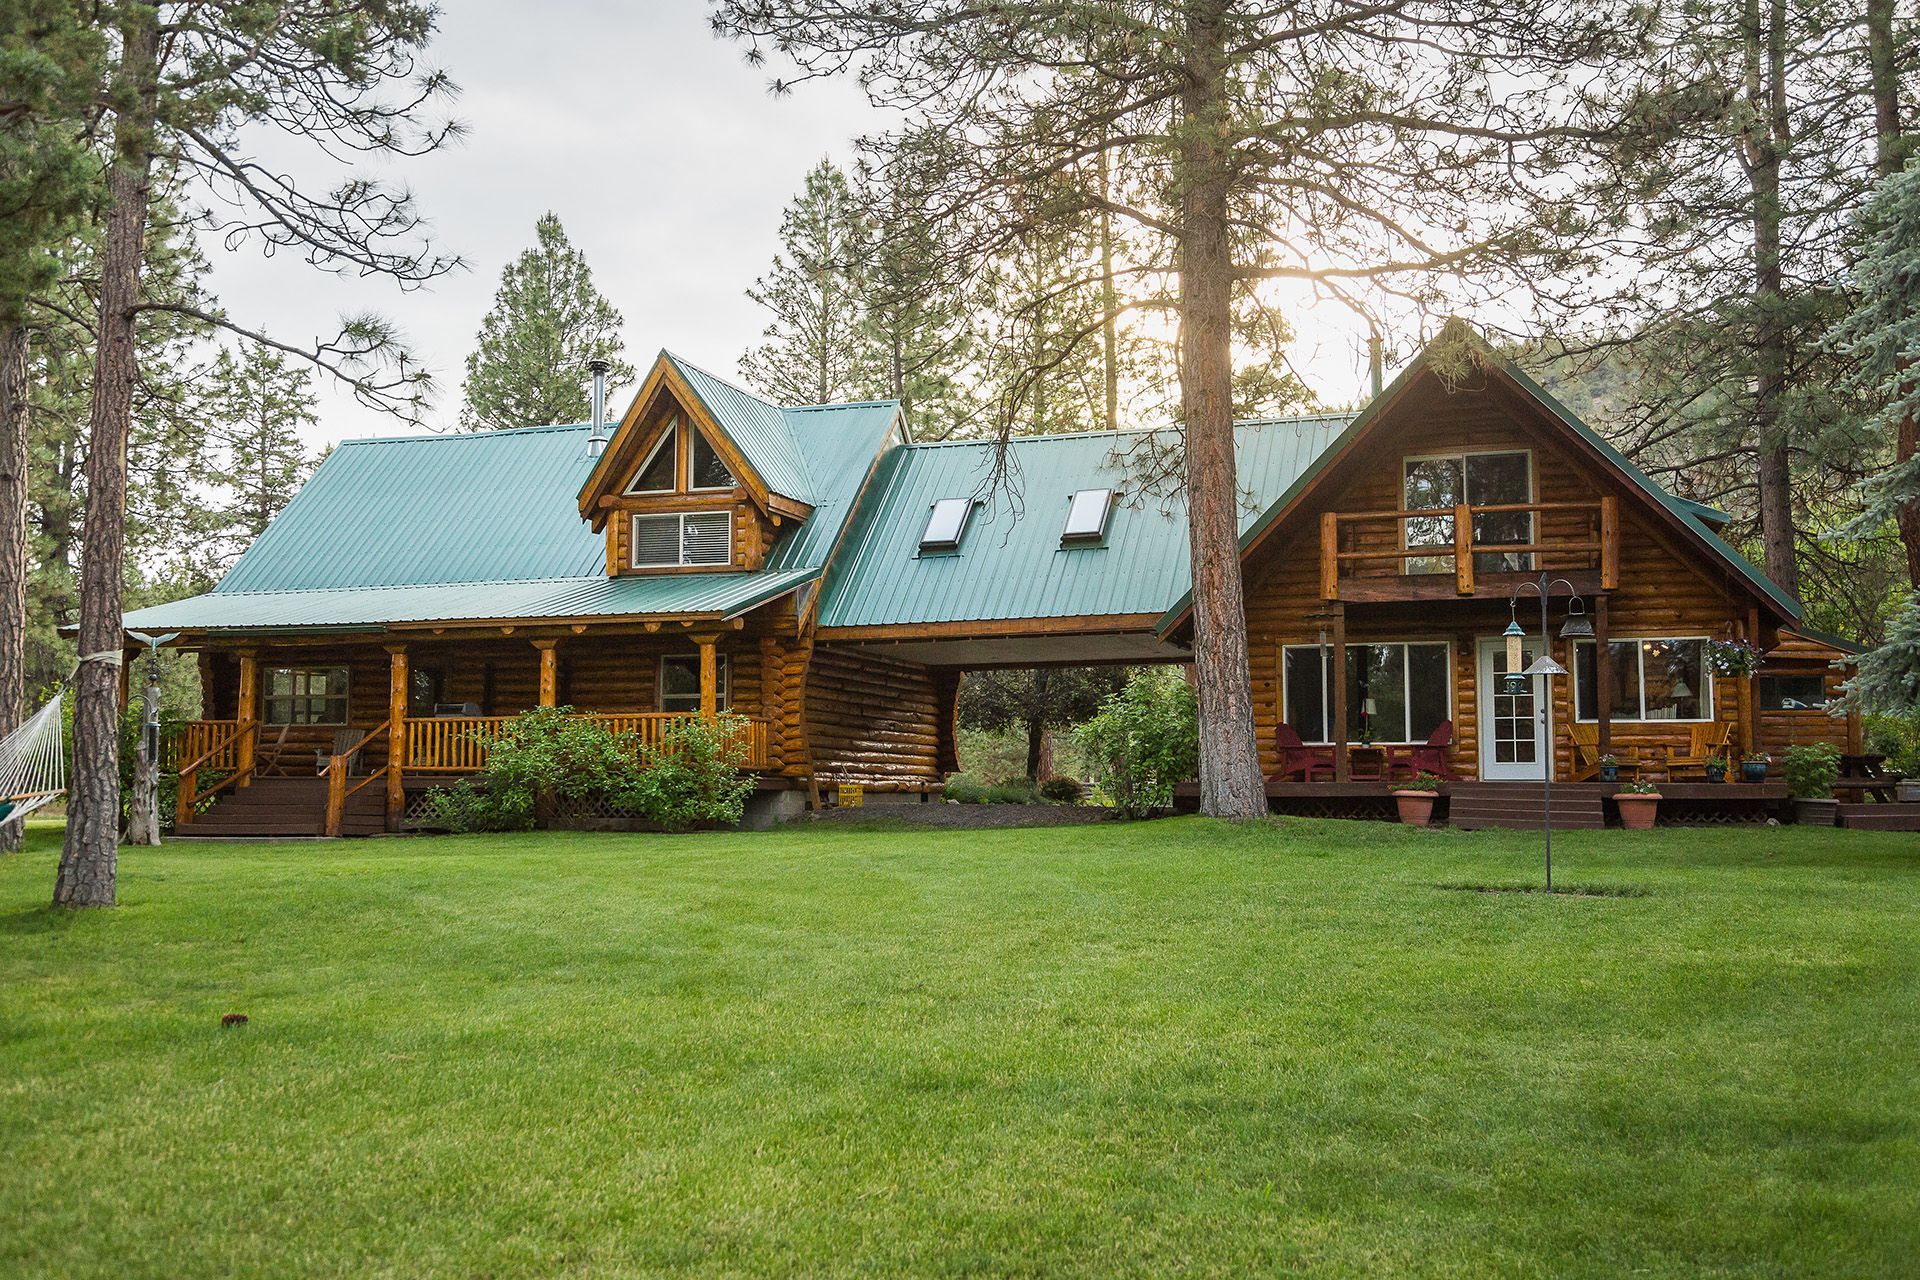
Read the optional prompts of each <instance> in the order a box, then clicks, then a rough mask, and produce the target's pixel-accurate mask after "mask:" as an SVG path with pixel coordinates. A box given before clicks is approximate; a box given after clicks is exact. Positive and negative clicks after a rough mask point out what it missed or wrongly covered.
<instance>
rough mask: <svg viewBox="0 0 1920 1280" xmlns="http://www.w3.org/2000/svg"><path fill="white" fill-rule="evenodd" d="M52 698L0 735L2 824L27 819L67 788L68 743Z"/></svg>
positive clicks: (56, 697) (59, 694)
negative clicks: (15, 726) (5, 733)
mask: <svg viewBox="0 0 1920 1280" xmlns="http://www.w3.org/2000/svg"><path fill="white" fill-rule="evenodd" d="M64 696H65V689H64V688H63V689H58V690H55V691H54V695H53V701H51V702H49V703H47V705H46V706H44V707H42V708H40V709H39V710H38V711H36V712H34V713H33V714H32V715H31V716H29V717H28V718H27V719H26V720H25V721H24V722H22V724H21V725H20V727H19V728H18V729H15V730H14V731H13V732H12V733H10V734H8V735H7V736H6V737H5V738H0V827H4V826H6V824H7V823H9V822H24V821H25V820H26V817H27V815H28V814H30V813H32V812H33V811H34V810H36V809H38V808H40V807H41V806H43V805H48V804H52V803H53V802H54V801H55V800H58V799H59V798H60V797H61V796H63V795H65V794H66V790H67V744H66V733H65V726H64V725H63V724H62V722H61V716H60V703H61V700H62V698H63V697H64Z"/></svg>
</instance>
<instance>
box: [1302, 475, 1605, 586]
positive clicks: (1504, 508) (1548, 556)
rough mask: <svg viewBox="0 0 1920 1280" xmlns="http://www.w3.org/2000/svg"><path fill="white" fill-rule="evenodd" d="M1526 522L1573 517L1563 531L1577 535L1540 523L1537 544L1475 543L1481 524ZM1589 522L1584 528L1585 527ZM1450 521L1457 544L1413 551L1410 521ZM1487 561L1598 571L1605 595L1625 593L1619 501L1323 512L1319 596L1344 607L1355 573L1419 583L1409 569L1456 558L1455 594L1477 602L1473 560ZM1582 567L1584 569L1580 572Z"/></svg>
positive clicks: (1420, 546)
mask: <svg viewBox="0 0 1920 1280" xmlns="http://www.w3.org/2000/svg"><path fill="white" fill-rule="evenodd" d="M1520 514H1530V515H1533V516H1536V517H1538V516H1561V517H1568V519H1564V520H1562V521H1560V523H1562V524H1564V525H1568V526H1572V529H1571V530H1569V531H1563V532H1558V533H1543V532H1541V526H1542V525H1544V524H1546V523H1547V521H1545V520H1540V519H1536V520H1535V521H1534V528H1535V533H1534V536H1533V538H1532V540H1531V541H1527V542H1497V543H1496V542H1476V541H1475V540H1474V537H1473V525H1474V517H1475V516H1486V515H1520ZM1582 516H1584V517H1585V519H1584V520H1582V519H1579V517H1582ZM1449 519H1450V520H1451V521H1452V522H1453V540H1452V541H1451V542H1440V543H1411V544H1410V542H1409V538H1410V532H1411V530H1410V522H1411V521H1415V520H1449ZM1485 555H1517V556H1529V557H1533V558H1534V563H1535V564H1536V565H1537V566H1538V567H1539V568H1542V569H1556V570H1560V571H1566V570H1570V569H1577V568H1586V569H1597V570H1598V571H1599V575H1600V584H1599V585H1600V589H1601V590H1603V591H1611V590H1613V589H1614V588H1615V587H1617V586H1619V585H1620V502H1619V499H1618V498H1615V497H1613V496H1612V495H1607V496H1604V497H1600V498H1596V499H1593V500H1591V501H1585V502H1506V503H1494V504H1482V505H1472V504H1465V503H1463V504H1461V505H1459V506H1455V507H1438V508H1434V509H1432V510H1425V511H1327V512H1323V513H1322V514H1321V516H1320V595H1321V598H1323V599H1326V600H1338V599H1340V588H1341V584H1342V583H1343V582H1346V581H1350V580H1351V579H1352V578H1353V577H1355V576H1359V575H1358V574H1357V573H1356V571H1358V570H1361V569H1363V568H1368V567H1371V568H1376V569H1378V570H1381V571H1382V572H1380V573H1379V574H1377V575H1376V577H1375V580H1376V581H1377V580H1379V579H1380V578H1387V579H1390V578H1393V577H1396V576H1401V575H1405V576H1409V577H1410V576H1414V575H1411V574H1409V573H1408V570H1407V563H1408V562H1409V561H1412V560H1431V559H1435V558H1440V557H1452V559H1453V577H1454V591H1455V592H1456V593H1457V594H1459V595H1462V596H1471V595H1473V594H1474V591H1475V576H1476V575H1475V568H1474V559H1475V557H1477V556H1485ZM1576 560H1578V561H1583V563H1581V564H1575V563H1574V562H1575V561H1576ZM1420 576H1422V577H1425V576H1426V575H1420Z"/></svg>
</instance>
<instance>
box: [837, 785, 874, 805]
mask: <svg viewBox="0 0 1920 1280" xmlns="http://www.w3.org/2000/svg"><path fill="white" fill-rule="evenodd" d="M839 791H840V807H841V808H842V809H860V808H864V807H865V805H866V802H867V801H866V797H867V789H866V788H865V787H863V786H861V785H860V784H859V783H857V782H843V783H841V784H840V788H839Z"/></svg>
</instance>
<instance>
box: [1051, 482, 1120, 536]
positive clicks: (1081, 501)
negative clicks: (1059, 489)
mask: <svg viewBox="0 0 1920 1280" xmlns="http://www.w3.org/2000/svg"><path fill="white" fill-rule="evenodd" d="M1112 514H1113V490H1111V489H1082V490H1080V491H1079V492H1078V493H1076V494H1074V495H1073V497H1072V498H1071V499H1070V500H1069V501H1068V502H1067V523H1066V525H1065V527H1064V528H1062V529H1061V530H1060V541H1061V542H1062V543H1063V544H1066V545H1069V546H1071V545H1074V544H1076V543H1088V542H1098V541H1100V539H1102V538H1104V537H1106V536H1107V520H1108V518H1109V517H1110V516H1111V515H1112Z"/></svg>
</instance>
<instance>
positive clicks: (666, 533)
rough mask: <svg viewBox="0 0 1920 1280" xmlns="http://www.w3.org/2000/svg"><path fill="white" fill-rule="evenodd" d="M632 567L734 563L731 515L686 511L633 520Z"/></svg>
mask: <svg viewBox="0 0 1920 1280" xmlns="http://www.w3.org/2000/svg"><path fill="white" fill-rule="evenodd" d="M632 559H633V567H634V568H636V569H665V568H675V567H679V566H688V565H703V566H704V565H728V564H732V563H733V513H732V512H730V511H687V512H678V513H674V514H671V515H645V516H643V515H637V516H635V517H634V518H633V556H632Z"/></svg>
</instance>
